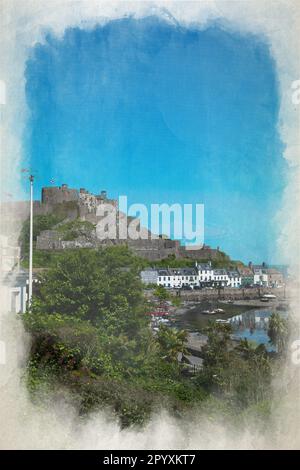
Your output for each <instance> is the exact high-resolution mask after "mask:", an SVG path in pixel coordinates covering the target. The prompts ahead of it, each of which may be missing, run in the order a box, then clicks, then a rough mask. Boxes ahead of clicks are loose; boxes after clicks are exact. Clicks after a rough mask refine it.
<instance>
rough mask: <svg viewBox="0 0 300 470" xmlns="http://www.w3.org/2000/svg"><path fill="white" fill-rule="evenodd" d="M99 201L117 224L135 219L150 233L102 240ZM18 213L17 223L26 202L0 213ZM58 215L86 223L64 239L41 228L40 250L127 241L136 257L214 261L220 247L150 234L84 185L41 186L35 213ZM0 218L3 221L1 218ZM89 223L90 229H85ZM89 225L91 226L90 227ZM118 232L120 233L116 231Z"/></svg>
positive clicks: (58, 232) (102, 194) (10, 205)
mask: <svg viewBox="0 0 300 470" xmlns="http://www.w3.org/2000/svg"><path fill="white" fill-rule="evenodd" d="M101 204H109V205H110V206H113V207H114V208H115V209H116V214H117V223H120V221H121V220H124V218H126V223H127V224H129V223H131V222H132V221H134V222H135V224H136V226H137V228H139V230H140V231H142V230H143V231H144V234H145V233H146V235H149V236H147V237H144V238H139V239H135V240H134V239H130V238H128V239H126V240H124V239H121V238H120V237H118V236H117V237H116V238H112V239H109V238H106V239H105V240H104V239H102V238H101V237H100V238H99V234H98V233H97V231H96V228H94V227H95V226H96V224H97V223H98V222H99V219H101V217H99V215H98V214H97V209H98V207H99V206H100V205H101ZM14 213H15V214H17V215H16V217H17V222H18V223H19V225H21V223H23V222H24V221H25V220H26V219H27V218H28V216H29V204H28V203H26V202H24V201H22V202H19V203H6V204H5V205H3V204H2V206H1V215H2V217H4V219H5V218H6V215H7V222H8V223H9V221H10V218H11V215H12V214H14ZM47 214H56V215H59V216H60V218H61V220H63V222H61V223H68V222H72V221H75V220H77V221H78V220H79V221H81V222H83V223H84V222H86V223H87V224H89V225H87V224H85V225H84V224H83V227H82V228H81V230H80V231H79V232H78V236H75V237H74V234H73V236H72V239H70V237H68V239H66V237H65V238H64V233H63V231H61V230H58V229H57V227H53V228H52V229H51V230H44V231H42V232H41V233H40V234H39V235H38V237H37V242H36V248H37V249H40V250H64V249H68V248H76V247H79V248H84V247H86V248H96V247H98V246H102V245H116V244H127V245H128V247H129V248H130V249H132V250H133V251H134V252H135V253H136V254H137V255H138V256H141V257H143V258H146V259H148V260H151V261H152V260H153V261H155V260H160V259H164V258H167V257H168V256H175V257H176V258H191V259H194V260H204V259H205V260H207V259H210V260H213V259H215V258H217V257H218V255H219V253H220V252H219V250H218V249H212V248H210V247H209V246H206V245H204V246H203V247H202V248H201V249H197V250H189V249H187V248H186V247H185V246H182V245H181V244H180V241H178V240H171V239H168V238H166V237H164V236H162V235H161V236H159V237H156V238H153V237H151V235H152V234H151V232H150V231H148V230H146V229H145V228H142V227H141V226H140V221H139V219H134V218H132V217H129V216H126V215H125V214H124V213H122V212H121V211H120V210H119V208H118V201H117V200H116V199H110V198H108V197H107V192H106V191H105V190H101V191H100V193H99V194H97V195H95V194H92V193H90V192H89V191H87V190H86V189H85V188H80V189H79V190H78V189H73V188H69V187H68V185H67V184H62V185H61V186H56V187H53V186H52V187H43V188H42V194H41V201H34V215H47ZM4 219H3V220H4ZM87 226H89V229H87ZM91 226H92V229H91ZM118 233H119V232H118Z"/></svg>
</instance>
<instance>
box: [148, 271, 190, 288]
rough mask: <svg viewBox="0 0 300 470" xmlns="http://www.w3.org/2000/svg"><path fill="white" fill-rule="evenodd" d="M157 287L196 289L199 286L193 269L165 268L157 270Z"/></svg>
mask: <svg viewBox="0 0 300 470" xmlns="http://www.w3.org/2000/svg"><path fill="white" fill-rule="evenodd" d="M157 285H158V286H163V287H167V288H171V289H172V288H173V289H174V288H175V289H176V288H177V289H179V288H181V287H186V286H189V287H192V288H193V287H196V286H199V280H198V273H197V270H196V269H194V268H167V269H158V280H157Z"/></svg>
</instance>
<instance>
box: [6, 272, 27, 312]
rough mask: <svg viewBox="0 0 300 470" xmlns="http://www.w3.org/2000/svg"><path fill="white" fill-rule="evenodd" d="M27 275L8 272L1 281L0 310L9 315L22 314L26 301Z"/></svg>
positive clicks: (25, 273)
mask: <svg viewBox="0 0 300 470" xmlns="http://www.w3.org/2000/svg"><path fill="white" fill-rule="evenodd" d="M27 286H28V273H27V272H25V271H21V272H17V273H14V272H10V273H8V274H6V275H4V276H3V277H2V279H1V287H0V295H1V310H2V311H3V312H10V313H24V312H25V311H26V303H27V299H28V287H27Z"/></svg>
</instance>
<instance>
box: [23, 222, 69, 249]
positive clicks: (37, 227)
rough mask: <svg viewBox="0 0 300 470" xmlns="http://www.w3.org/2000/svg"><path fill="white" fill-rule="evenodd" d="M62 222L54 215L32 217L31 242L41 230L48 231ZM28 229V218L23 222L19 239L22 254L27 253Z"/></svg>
mask: <svg viewBox="0 0 300 470" xmlns="http://www.w3.org/2000/svg"><path fill="white" fill-rule="evenodd" d="M61 220H62V218H61V217H59V216H57V215H54V214H46V215H35V216H34V217H33V241H34V242H35V241H36V239H37V236H38V235H39V234H40V233H41V231H42V230H50V229H51V228H53V227H54V226H55V225H57V224H58V223H59V222H60V221H61ZM29 229H30V221H29V218H28V219H27V220H25V222H24V224H23V226H22V229H21V233H20V237H19V242H20V245H21V248H22V252H23V254H26V253H28V251H29Z"/></svg>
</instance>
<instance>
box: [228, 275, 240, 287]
mask: <svg viewBox="0 0 300 470" xmlns="http://www.w3.org/2000/svg"><path fill="white" fill-rule="evenodd" d="M227 275H228V284H227V286H228V287H240V286H241V285H242V277H241V275H240V273H239V272H238V271H227Z"/></svg>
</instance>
